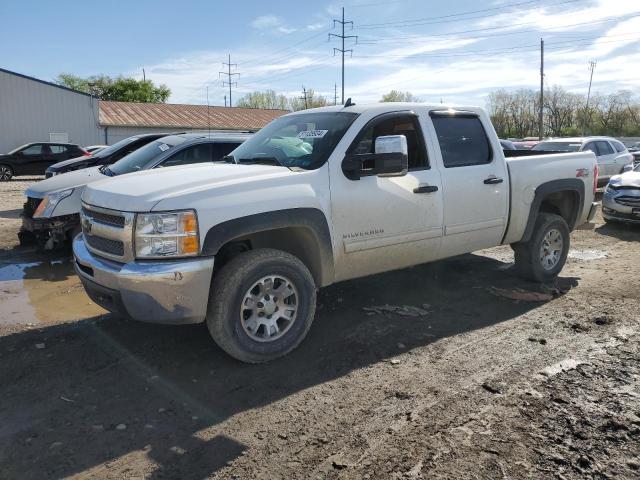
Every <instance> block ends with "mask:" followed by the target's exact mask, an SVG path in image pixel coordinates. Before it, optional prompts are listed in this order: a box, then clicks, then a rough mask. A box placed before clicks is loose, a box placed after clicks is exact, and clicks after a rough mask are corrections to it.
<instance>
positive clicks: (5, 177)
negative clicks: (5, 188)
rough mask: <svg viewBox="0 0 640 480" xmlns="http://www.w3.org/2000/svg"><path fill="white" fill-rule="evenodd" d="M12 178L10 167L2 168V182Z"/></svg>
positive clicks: (0, 176) (0, 171)
mask: <svg viewBox="0 0 640 480" xmlns="http://www.w3.org/2000/svg"><path fill="white" fill-rule="evenodd" d="M10 178H11V170H9V167H0V180H9V179H10Z"/></svg>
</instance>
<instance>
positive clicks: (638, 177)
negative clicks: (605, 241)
mask: <svg viewBox="0 0 640 480" xmlns="http://www.w3.org/2000/svg"><path fill="white" fill-rule="evenodd" d="M602 216H603V217H604V219H605V220H606V221H607V222H626V223H640V165H637V166H636V167H635V169H633V170H629V171H627V172H625V173H623V174H622V175H614V176H613V177H611V180H609V184H608V185H607V188H606V189H605V191H604V195H603V196H602Z"/></svg>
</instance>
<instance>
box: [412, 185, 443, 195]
mask: <svg viewBox="0 0 640 480" xmlns="http://www.w3.org/2000/svg"><path fill="white" fill-rule="evenodd" d="M437 191H438V187H437V186H436V185H418V186H417V187H416V188H414V189H413V193H433V192H437Z"/></svg>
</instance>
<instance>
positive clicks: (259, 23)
mask: <svg viewBox="0 0 640 480" xmlns="http://www.w3.org/2000/svg"><path fill="white" fill-rule="evenodd" d="M281 23H282V22H281V21H280V19H279V18H278V17H276V16H275V15H262V16H260V17H256V18H254V19H253V21H252V22H251V26H252V27H253V28H257V29H259V30H264V29H267V28H274V27H278V26H279V25H280V24H281Z"/></svg>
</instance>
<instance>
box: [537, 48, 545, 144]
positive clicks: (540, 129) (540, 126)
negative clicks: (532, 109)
mask: <svg viewBox="0 0 640 480" xmlns="http://www.w3.org/2000/svg"><path fill="white" fill-rule="evenodd" d="M543 117H544V40H543V39H540V112H539V113H538V139H539V140H542V136H543V135H544V124H543Z"/></svg>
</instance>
